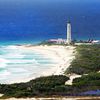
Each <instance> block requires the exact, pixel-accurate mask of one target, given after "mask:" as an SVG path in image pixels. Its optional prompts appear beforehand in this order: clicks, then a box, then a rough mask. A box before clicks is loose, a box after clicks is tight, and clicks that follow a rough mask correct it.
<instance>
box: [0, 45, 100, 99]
mask: <svg viewBox="0 0 100 100" xmlns="http://www.w3.org/2000/svg"><path fill="white" fill-rule="evenodd" d="M76 50H77V53H76V58H75V59H74V60H73V61H72V64H71V66H70V67H69V69H68V70H67V71H66V72H65V75H58V76H57V75H55V76H47V77H40V78H37V79H34V80H31V81H29V82H26V83H17V84H10V85H7V84H1V85H0V93H2V94H4V95H3V97H2V98H10V97H16V98H20V97H47V96H84V95H85V96H86V95H89V96H100V45H81V46H76ZM71 73H75V74H79V75H82V77H80V78H76V79H74V80H73V84H72V85H65V82H66V81H68V80H69V77H67V76H66V75H67V74H71Z"/></svg>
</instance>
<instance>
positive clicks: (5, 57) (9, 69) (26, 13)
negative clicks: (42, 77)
mask: <svg viewBox="0 0 100 100" xmlns="http://www.w3.org/2000/svg"><path fill="white" fill-rule="evenodd" d="M68 20H70V21H71V24H72V38H73V39H78V40H80V39H82V40H87V39H99V40H100V0H0V83H9V82H10V81H14V80H17V79H18V80H21V79H23V78H28V77H30V76H32V75H34V76H38V73H41V71H42V70H46V69H48V68H49V67H50V66H53V64H55V63H57V62H54V61H52V59H50V58H45V57H44V56H43V55H41V54H39V53H36V52H33V51H27V50H26V51H23V50H20V49H18V48H17V47H16V46H14V45H15V44H30V43H32V44H36V43H38V42H40V41H43V40H47V39H51V38H64V39H65V38H66V24H67V21H68ZM12 45H13V46H12Z"/></svg>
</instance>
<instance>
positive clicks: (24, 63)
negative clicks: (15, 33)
mask: <svg viewBox="0 0 100 100" xmlns="http://www.w3.org/2000/svg"><path fill="white" fill-rule="evenodd" d="M55 64H57V62H56V61H53V60H52V59H51V58H48V57H46V56H44V55H42V54H40V53H39V52H36V51H33V50H29V49H21V48H19V47H18V46H14V45H8V46H7V45H6V46H0V83H11V82H17V81H22V80H27V79H32V78H34V77H40V76H41V75H43V72H46V71H47V70H48V69H49V68H52V67H54V66H55Z"/></svg>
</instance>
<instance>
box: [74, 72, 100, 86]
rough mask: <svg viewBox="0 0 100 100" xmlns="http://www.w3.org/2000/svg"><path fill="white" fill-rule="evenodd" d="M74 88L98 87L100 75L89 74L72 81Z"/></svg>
mask: <svg viewBox="0 0 100 100" xmlns="http://www.w3.org/2000/svg"><path fill="white" fill-rule="evenodd" d="M73 85H74V86H80V87H83V86H100V73H90V74H88V75H83V76H82V77H80V78H76V79H74V80H73Z"/></svg>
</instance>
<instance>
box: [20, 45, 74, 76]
mask: <svg viewBox="0 0 100 100" xmlns="http://www.w3.org/2000/svg"><path fill="white" fill-rule="evenodd" d="M21 48H22V49H31V50H34V51H35V52H39V53H41V54H43V56H46V57H48V58H51V59H53V60H55V61H58V64H55V67H52V68H51V69H48V70H47V71H46V72H45V71H44V72H43V76H48V75H60V74H64V72H65V70H66V69H67V68H68V67H69V66H70V64H71V62H72V60H73V59H74V58H75V47H73V46H47V45H45V46H42V45H41V46H21Z"/></svg>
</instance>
